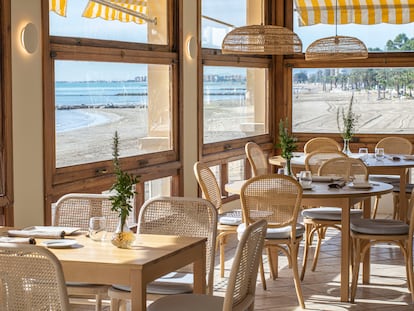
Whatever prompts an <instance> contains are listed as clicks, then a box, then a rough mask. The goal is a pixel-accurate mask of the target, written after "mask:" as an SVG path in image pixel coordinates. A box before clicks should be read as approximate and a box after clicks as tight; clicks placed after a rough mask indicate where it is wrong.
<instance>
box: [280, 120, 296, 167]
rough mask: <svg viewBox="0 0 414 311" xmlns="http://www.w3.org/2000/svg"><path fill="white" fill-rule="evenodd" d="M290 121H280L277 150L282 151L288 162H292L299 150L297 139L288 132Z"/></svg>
mask: <svg viewBox="0 0 414 311" xmlns="http://www.w3.org/2000/svg"><path fill="white" fill-rule="evenodd" d="M288 124H289V123H288V119H287V118H286V119H285V120H284V121H283V119H280V121H279V142H278V143H277V144H276V147H277V148H280V149H281V151H282V157H283V158H284V159H286V160H290V159H292V157H293V151H295V150H296V149H297V147H298V146H297V145H296V142H297V138H296V137H294V136H293V135H290V134H289V131H288Z"/></svg>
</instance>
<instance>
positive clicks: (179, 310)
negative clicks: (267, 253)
mask: <svg viewBox="0 0 414 311" xmlns="http://www.w3.org/2000/svg"><path fill="white" fill-rule="evenodd" d="M265 235H266V221H265V220H259V221H257V222H256V223H253V224H252V225H250V226H248V227H247V228H246V230H245V231H244V232H243V234H242V236H241V238H240V241H239V243H238V245H237V249H236V253H235V255H234V260H233V264H232V267H231V271H230V276H229V280H228V285H227V288H226V293H225V295H224V297H219V296H210V295H194V294H193V295H192V294H187V295H174V296H168V297H164V298H161V299H158V300H156V301H155V302H154V303H152V304H151V305H150V306H149V307H148V311H193V310H198V311H244V310H253V309H254V300H255V292H256V279H257V271H258V267H259V262H260V258H261V256H262V250H263V241H264V237H265Z"/></svg>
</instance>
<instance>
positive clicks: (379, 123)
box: [292, 67, 414, 134]
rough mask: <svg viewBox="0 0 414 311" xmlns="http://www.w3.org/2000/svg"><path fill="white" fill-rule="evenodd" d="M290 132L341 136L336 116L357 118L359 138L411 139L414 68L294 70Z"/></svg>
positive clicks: (413, 110) (413, 107) (413, 112)
mask: <svg viewBox="0 0 414 311" xmlns="http://www.w3.org/2000/svg"><path fill="white" fill-rule="evenodd" d="M292 85H293V96H292V120H293V123H292V127H293V131H294V132H296V133H338V127H337V121H336V120H337V118H336V116H337V111H338V109H342V108H344V109H347V107H348V105H349V102H350V99H351V97H352V96H354V103H353V111H354V112H355V113H356V114H357V115H358V116H359V118H358V128H357V132H358V133H359V134H368V133H377V134H413V133H414V122H412V120H411V119H412V117H411V116H412V115H414V105H413V104H414V93H413V92H414V90H413V88H414V68H412V67H408V68H397V67H382V68H381V67H370V68H295V69H293V81H292Z"/></svg>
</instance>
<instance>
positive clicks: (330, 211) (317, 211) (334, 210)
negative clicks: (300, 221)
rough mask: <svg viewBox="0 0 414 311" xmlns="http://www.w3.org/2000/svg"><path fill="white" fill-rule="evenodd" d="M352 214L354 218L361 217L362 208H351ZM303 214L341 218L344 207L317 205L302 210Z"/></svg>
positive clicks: (322, 217)
mask: <svg viewBox="0 0 414 311" xmlns="http://www.w3.org/2000/svg"><path fill="white" fill-rule="evenodd" d="M350 214H351V217H352V218H361V217H362V210H360V209H351V210H350ZM302 216H303V217H305V218H309V219H320V220H338V221H340V220H341V217H342V208H339V207H315V208H308V209H305V210H303V211H302Z"/></svg>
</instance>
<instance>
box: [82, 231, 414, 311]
mask: <svg viewBox="0 0 414 311" xmlns="http://www.w3.org/2000/svg"><path fill="white" fill-rule="evenodd" d="M230 243H232V245H233V246H234V247H233V248H231V247H229V248H228V250H227V254H226V258H227V259H228V260H227V261H226V274H228V273H229V270H230V267H231V258H232V254H233V252H234V249H235V245H236V241H235V240H233V241H230ZM339 245H340V234H339V233H338V231H336V230H328V234H327V238H326V240H324V243H323V246H322V249H321V254H320V260H319V262H318V266H317V268H316V271H315V272H311V271H310V261H309V263H308V269H307V273H306V275H305V279H304V281H303V282H302V290H303V296H304V299H305V304H306V310H330V311H333V310H335V311H340V310H361V311H362V310H376V311H383V310H393V311H394V310H396V311H399V310H414V305H410V301H411V296H410V294H409V292H408V290H407V282H406V275H405V268H404V260H403V256H402V254H401V253H400V251H399V249H398V248H397V247H396V246H392V245H387V244H381V245H377V246H375V247H373V248H372V251H371V284H370V285H362V284H361V282H359V286H358V289H357V295H356V301H355V304H351V303H343V302H340V301H339V298H338V297H339V285H340V284H339V280H340V274H339V271H340V261H339V256H340V248H339ZM310 255H313V253H311V254H310ZM300 256H302V247H301V250H300ZM264 258H265V257H264ZM301 259H302V257H300V259H299V260H300V264H301ZM217 263H218V258H217ZM265 270H267V265H266V264H265ZM215 272H216V273H215V294H216V295H224V291H225V288H226V278H224V279H221V278H220V276H219V274H218V272H219V271H218V265H217V266H216V271H215ZM266 278H267V286H268V289H267V290H266V291H264V290H263V289H262V284H261V283H260V280H258V282H257V290H256V303H255V310H282V311H283V310H301V308H300V307H298V302H297V298H296V292H295V288H294V285H293V277H292V271H291V270H290V269H289V268H288V267H287V261H286V259H285V257H284V256H283V255H281V256H280V259H279V278H278V279H276V280H271V279H270V277H269V273H266ZM259 279H260V278H259ZM75 310H93V309H92V308H83V307H82V308H75Z"/></svg>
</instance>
